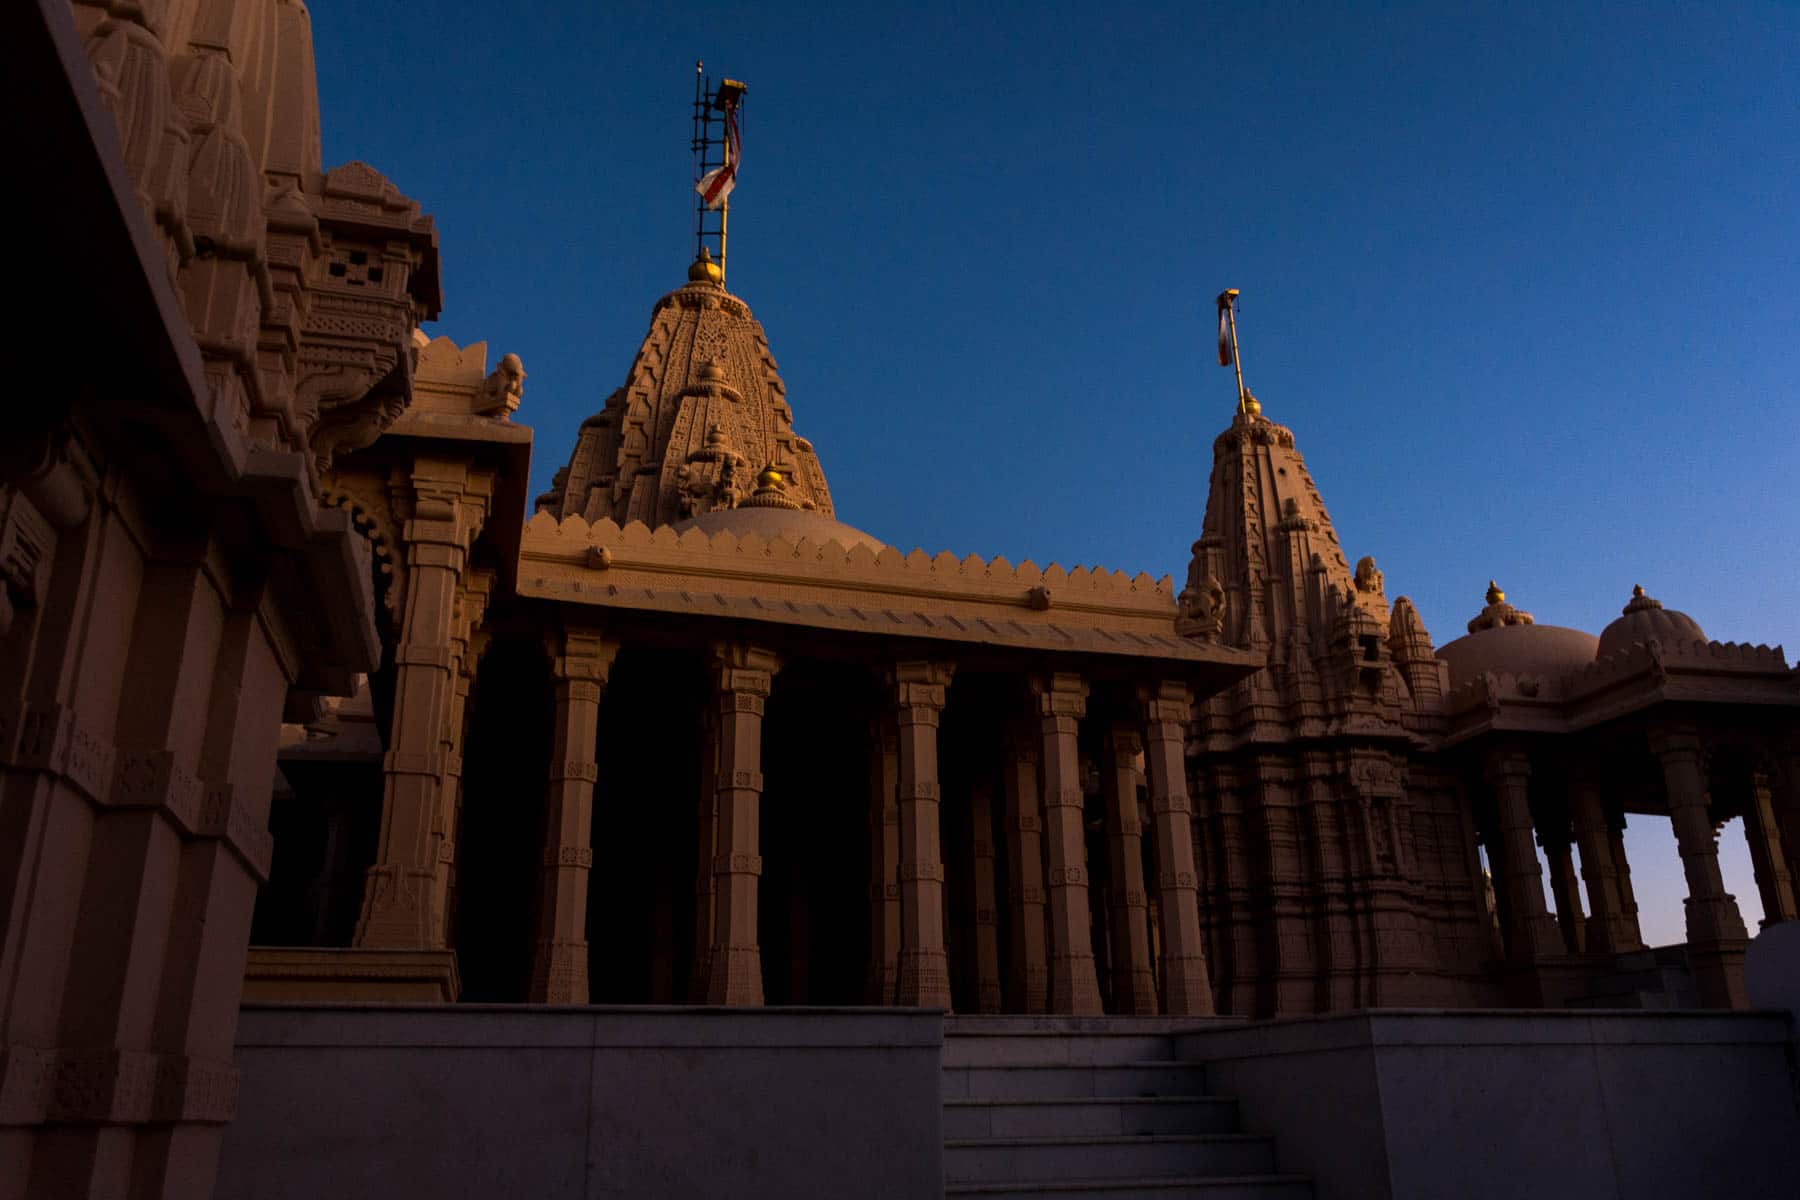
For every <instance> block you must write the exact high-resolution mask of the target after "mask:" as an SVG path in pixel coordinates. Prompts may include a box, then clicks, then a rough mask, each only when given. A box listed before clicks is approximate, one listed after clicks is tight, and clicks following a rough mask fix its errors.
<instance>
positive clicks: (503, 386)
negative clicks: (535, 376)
mask: <svg viewBox="0 0 1800 1200" xmlns="http://www.w3.org/2000/svg"><path fill="white" fill-rule="evenodd" d="M524 398H525V364H524V363H522V362H520V361H519V356H518V355H516V354H502V355H501V356H500V365H499V366H497V367H495V368H494V370H493V373H492V374H490V375H489V376H488V377H487V378H486V379H484V380H482V381H481V391H480V392H478V393H477V394H476V397H475V411H476V412H477V413H479V414H480V415H482V416H484V417H498V418H499V419H500V420H502V421H505V420H508V419H510V418H511V417H512V415H513V414H514V413H515V412H517V411H519V401H521V400H523V399H524Z"/></svg>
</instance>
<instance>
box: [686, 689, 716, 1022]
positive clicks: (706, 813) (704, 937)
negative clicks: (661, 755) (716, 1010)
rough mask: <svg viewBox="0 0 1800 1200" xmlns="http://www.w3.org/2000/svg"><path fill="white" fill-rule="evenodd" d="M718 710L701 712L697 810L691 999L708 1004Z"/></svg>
mask: <svg viewBox="0 0 1800 1200" xmlns="http://www.w3.org/2000/svg"><path fill="white" fill-rule="evenodd" d="M717 730H718V713H716V712H714V711H713V706H712V705H707V706H705V707H704V708H703V709H702V710H701V714H700V799H699V801H698V802H697V803H696V805H695V810H696V811H695V814H694V857H695V863H694V970H693V974H692V976H691V977H690V978H689V980H688V1002H689V1003H690V1004H705V1003H706V989H707V979H708V975H709V969H710V966H711V963H712V944H713V906H714V899H713V897H714V894H715V893H714V891H713V858H714V857H715V856H716V855H717V854H718V853H719V796H718V790H719V737H718V732H717Z"/></svg>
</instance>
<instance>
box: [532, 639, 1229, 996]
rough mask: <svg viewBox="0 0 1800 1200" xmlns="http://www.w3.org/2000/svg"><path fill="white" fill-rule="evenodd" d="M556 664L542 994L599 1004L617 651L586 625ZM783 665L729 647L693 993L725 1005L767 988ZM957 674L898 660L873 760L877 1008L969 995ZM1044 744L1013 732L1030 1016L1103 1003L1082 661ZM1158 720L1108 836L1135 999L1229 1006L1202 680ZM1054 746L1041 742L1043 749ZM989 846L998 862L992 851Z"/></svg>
mask: <svg viewBox="0 0 1800 1200" xmlns="http://www.w3.org/2000/svg"><path fill="white" fill-rule="evenodd" d="M562 649H563V651H564V652H563V653H562V654H559V655H557V656H556V657H555V659H554V661H553V664H552V665H553V677H554V685H555V699H556V716H555V750H554V751H553V760H552V769H551V779H550V784H549V796H548V801H549V804H548V809H549V811H548V819H547V822H546V828H547V836H546V844H545V847H544V859H543V870H542V875H541V879H542V895H541V897H540V904H539V909H538V911H539V918H538V920H539V927H538V931H537V939H536V946H535V952H534V956H533V968H532V978H531V989H530V998H531V999H532V1000H534V1001H537V1002H541V1003H550V1004H582V1003H586V1001H587V998H588V996H587V978H588V972H587V941H586V936H585V921H586V914H587V882H588V873H589V871H590V869H591V867H592V865H593V856H592V850H591V849H590V838H591V821H592V812H593V802H594V784H595V779H596V776H597V774H598V764H597V763H596V762H595V759H594V746H595V732H596V728H597V725H598V717H599V703H600V696H601V691H602V688H603V687H604V686H605V682H606V678H607V672H608V670H609V668H610V665H611V662H612V658H613V655H614V653H615V652H616V647H615V646H614V645H613V644H612V643H610V642H608V641H606V639H604V638H603V637H601V636H600V635H599V634H597V633H582V632H576V631H571V632H569V633H568V634H566V635H565V639H564V644H563V647H562ZM779 669H780V661H779V659H778V658H777V656H776V655H775V654H774V653H773V652H772V651H770V650H768V649H766V648H762V647H757V646H752V645H746V644H741V643H737V644H727V643H721V644H718V645H715V646H714V647H713V650H712V657H711V676H712V693H713V694H712V703H711V705H710V706H709V712H708V717H707V736H706V744H707V748H706V753H705V756H704V762H703V772H704V778H703V781H702V787H701V799H700V812H699V836H698V838H697V847H696V849H697V856H698V861H697V864H696V866H697V868H698V869H697V879H698V885H697V887H698V893H699V894H698V896H697V901H698V902H697V903H696V905H695V925H696V928H695V931H694V933H695V937H694V944H695V946H696V947H702V948H704V949H702V950H701V951H700V952H699V953H698V954H697V956H696V957H697V962H696V971H695V974H694V981H693V998H694V999H695V1000H696V1001H697V1002H704V1003H708V1004H718V1005H759V1004H761V1003H762V1002H763V974H762V957H761V951H760V948H759V946H758V943H757V903H758V890H759V880H760V876H761V872H762V858H761V854H760V847H759V844H758V839H759V807H760V804H761V799H762V790H763V777H762V732H763V729H762V726H763V717H764V711H765V706H766V704H767V700H768V697H769V693H770V689H771V686H772V683H773V679H774V676H775V674H776V673H777V671H778V670H779ZM953 672H954V667H953V665H952V664H950V663H948V662H944V661H924V660H920V661H903V662H896V663H894V664H892V665H891V666H890V667H889V668H888V669H887V671H886V673H885V680H884V682H885V691H886V704H885V711H884V712H883V714H882V715H881V717H880V718H879V719H878V720H877V722H876V727H875V729H874V730H873V731H872V753H871V756H870V761H871V767H870V775H871V778H870V788H871V797H870V827H871V837H870V847H869V851H870V856H871V862H870V865H871V873H872V879H873V886H872V887H871V904H870V918H869V919H870V935H871V937H870V941H871V957H870V967H869V985H868V990H869V999H870V1002H871V1003H876V1004H892V1005H900V1006H908V1007H925V1008H944V1009H948V1008H950V1007H951V990H950V966H949V957H948V953H947V950H946V945H945V937H944V912H945V908H944V899H945V898H944V865H943V852H942V847H941V845H940V837H939V806H940V802H941V782H940V778H939V770H938V728H939V722H940V719H941V716H942V713H943V710H944V704H945V697H946V692H947V690H948V687H949V684H950V680H951V677H952V675H953ZM1031 694H1032V697H1033V700H1034V702H1035V710H1036V711H1035V717H1036V737H1035V739H1031V738H1029V737H1027V738H1013V739H1009V748H1008V749H1009V752H1008V754H1007V756H1006V770H1005V774H1004V787H1003V790H1004V793H1005V814H1004V816H1005V829H1006V832H1007V834H1008V845H1007V846H1006V852H1007V853H1008V855H1009V866H1010V868H1011V869H1010V878H1011V880H1012V888H1011V893H1012V894H1011V896H1010V897H1009V904H1010V906H1011V917H1012V920H1011V926H1012V928H1013V930H1014V931H1015V935H1014V937H1013V938H1012V954H1013V957H1014V962H1013V964H1012V966H1013V969H1014V972H1015V977H1016V978H1018V979H1020V980H1022V981H1023V1004H1024V1007H1025V1009H1026V1011H1028V1012H1053V1013H1073V1014H1098V1013H1100V1012H1101V1011H1102V1006H1101V996H1100V988H1099V980H1098V978H1097V976H1096V969H1095V959H1094V952H1093V943H1092V938H1091V936H1090V927H1089V926H1090V915H1089V906H1088V874H1087V859H1086V833H1085V828H1084V824H1083V815H1082V788H1081V781H1080V774H1079V773H1080V766H1079V759H1078V753H1077V742H1076V736H1077V729H1078V725H1079V722H1080V721H1081V718H1082V717H1083V716H1084V715H1085V713H1086V704H1087V695H1088V689H1087V685H1086V684H1085V682H1084V681H1083V680H1082V679H1081V678H1080V677H1079V676H1078V675H1074V674H1070V673H1062V672H1058V673H1053V674H1050V675H1048V676H1045V677H1043V678H1041V679H1039V680H1036V681H1034V683H1033V686H1032V689H1031ZM1137 700H1138V706H1139V714H1140V716H1141V726H1142V735H1141V740H1140V735H1139V733H1138V731H1137V730H1136V729H1130V728H1125V727H1118V728H1115V729H1114V730H1113V732H1112V736H1111V738H1110V739H1109V755H1108V772H1109V776H1110V778H1109V781H1108V786H1107V796H1108V844H1109V859H1110V862H1111V868H1112V869H1111V874H1112V879H1113V882H1114V887H1115V891H1116V895H1115V897H1114V899H1115V903H1114V905H1113V906H1112V912H1113V920H1114V929H1113V931H1112V936H1113V941H1114V945H1115V952H1114V967H1115V971H1116V973H1117V974H1116V978H1115V984H1114V994H1115V997H1116V998H1117V999H1116V1000H1115V1004H1116V1005H1117V1006H1119V1007H1121V1008H1122V1009H1123V1010H1125V1011H1130V1012H1140V1013H1144V1012H1155V1011H1157V1010H1158V1007H1159V1002H1160V1007H1161V1009H1162V1011H1165V1012H1168V1013H1172V1014H1206V1013H1211V1012H1212V1011H1213V1006H1212V991H1211V986H1210V984H1209V981H1208V979H1207V970H1206V960H1205V956H1204V952H1203V949H1202V940H1201V928H1200V918H1199V910H1198V900H1197V882H1196V881H1197V876H1196V872H1195V868H1194V860H1193V837H1192V831H1191V828H1190V821H1191V808H1190V803H1189V799H1188V791H1187V779H1186V771H1185V765H1184V761H1183V738H1184V731H1185V726H1186V722H1187V720H1188V713H1189V706H1190V703H1191V700H1190V694H1189V692H1188V689H1187V687H1186V686H1185V685H1184V684H1182V683H1179V682H1160V683H1157V684H1154V685H1150V686H1146V687H1144V688H1140V689H1139V691H1138V694H1137ZM1033 742H1035V744H1032V743H1033ZM1140 750H1142V751H1143V752H1144V754H1145V759H1146V772H1147V775H1148V778H1149V791H1150V799H1151V811H1152V813H1153V819H1154V822H1155V839H1154V840H1155V848H1156V852H1157V855H1158V878H1157V881H1156V882H1157V887H1158V894H1159V899H1160V905H1161V912H1162V927H1161V928H1162V946H1161V951H1162V957H1161V962H1160V964H1158V965H1160V968H1161V971H1160V974H1161V977H1162V988H1161V995H1160V997H1159V995H1158V989H1157V987H1156V982H1155V980H1156V974H1157V972H1156V971H1154V970H1153V969H1152V962H1151V957H1150V953H1151V951H1150V939H1149V921H1148V914H1147V900H1146V889H1145V881H1144V879H1143V859H1142V844H1141V838H1142V827H1141V822H1140V820H1139V816H1138V804H1137V788H1136V759H1137V755H1138V754H1139V752H1140ZM972 803H974V804H976V805H977V806H978V808H977V812H976V817H975V827H976V829H977V830H978V831H985V830H987V829H991V828H992V825H991V808H989V807H988V806H989V805H991V803H992V797H991V796H990V795H989V794H988V793H987V792H985V791H982V790H980V789H977V791H976V793H975V794H974V796H973V797H972ZM986 836H987V835H986V834H985V832H978V833H977V844H976V846H975V847H974V852H975V857H976V860H977V879H976V891H977V896H976V907H977V924H976V930H975V933H976V953H977V956H978V958H979V959H980V963H981V965H980V972H979V973H980V976H981V981H982V982H981V991H980V996H979V998H978V1004H979V1005H980V1006H981V1007H982V1008H983V1009H984V1010H985V1009H988V1008H989V1006H990V1005H991V1006H992V1007H993V1008H995V1009H997V1008H998V1007H999V987H1000V985H999V963H998V959H999V946H998V938H997V934H996V931H995V929H994V921H993V915H994V907H995V903H996V897H995V895H994V874H993V866H992V857H993V847H992V846H991V845H987V844H985V838H986ZM984 857H985V858H986V859H987V860H988V862H987V870H986V871H985V872H983V871H982V870H981V866H982V863H981V860H982V859H983V858H984Z"/></svg>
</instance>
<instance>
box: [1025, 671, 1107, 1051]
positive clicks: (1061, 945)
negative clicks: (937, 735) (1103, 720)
mask: <svg viewBox="0 0 1800 1200" xmlns="http://www.w3.org/2000/svg"><path fill="white" fill-rule="evenodd" d="M1034 690H1035V691H1036V693H1037V701H1038V730H1039V736H1040V737H1041V739H1042V742H1043V767H1044V770H1043V776H1044V780H1043V782H1044V836H1045V838H1046V850H1047V854H1046V858H1047V860H1048V864H1049V872H1048V880H1049V892H1050V897H1049V909H1050V941H1051V954H1050V1006H1049V1007H1050V1011H1051V1012H1053V1013H1073V1014H1075V1015H1077V1016H1098V1015H1100V1014H1101V1012H1102V1011H1103V1009H1102V1007H1101V1004H1100V981H1099V978H1098V977H1097V976H1096V975H1095V973H1094V941H1093V936H1092V932H1091V930H1090V928H1089V922H1090V916H1089V912H1088V885H1087V879H1088V877H1087V835H1086V829H1085V825H1084V821H1083V818H1082V795H1081V767H1080V758H1079V755H1078V752H1077V748H1076V742H1075V738H1076V731H1077V729H1078V727H1079V725H1080V723H1081V718H1082V716H1083V715H1085V714H1086V712H1087V694H1088V688H1087V684H1086V683H1085V682H1083V681H1082V678H1081V676H1079V675H1074V674H1070V673H1067V672H1063V671H1058V672H1056V673H1054V674H1052V675H1049V676H1046V677H1044V678H1042V679H1039V680H1037V681H1036V682H1035V684H1034Z"/></svg>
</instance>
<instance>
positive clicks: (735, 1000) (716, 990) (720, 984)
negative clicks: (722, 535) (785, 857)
mask: <svg viewBox="0 0 1800 1200" xmlns="http://www.w3.org/2000/svg"><path fill="white" fill-rule="evenodd" d="M778 670H780V663H779V661H778V660H777V658H776V656H775V654H774V652H773V651H770V650H766V649H762V648H760V647H756V646H750V645H745V644H742V643H719V644H718V645H716V646H714V647H713V661H712V673H713V696H714V702H715V709H716V713H717V717H716V721H715V723H714V726H713V731H714V736H715V738H716V739H717V757H716V760H715V761H716V762H717V764H718V766H717V784H716V792H715V794H716V796H717V804H718V815H717V832H716V834H715V837H716V839H717V846H718V849H717V852H716V853H715V854H714V855H713V860H712V873H713V932H712V952H711V955H710V959H711V962H710V965H709V967H708V969H707V982H706V1002H707V1003H708V1004H730V1005H747V1006H755V1005H760V1004H761V1003H762V1002H763V975H762V949H761V947H760V946H759V945H758V943H757V940H756V905H757V889H758V886H759V881H760V879H761V877H762V846H761V841H760V838H761V833H760V830H759V827H758V826H759V822H760V818H761V811H762V786H763V776H762V732H763V713H764V711H765V708H766V706H767V703H768V699H769V690H770V688H771V686H772V685H773V683H774V680H775V673H776V671H778Z"/></svg>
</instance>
